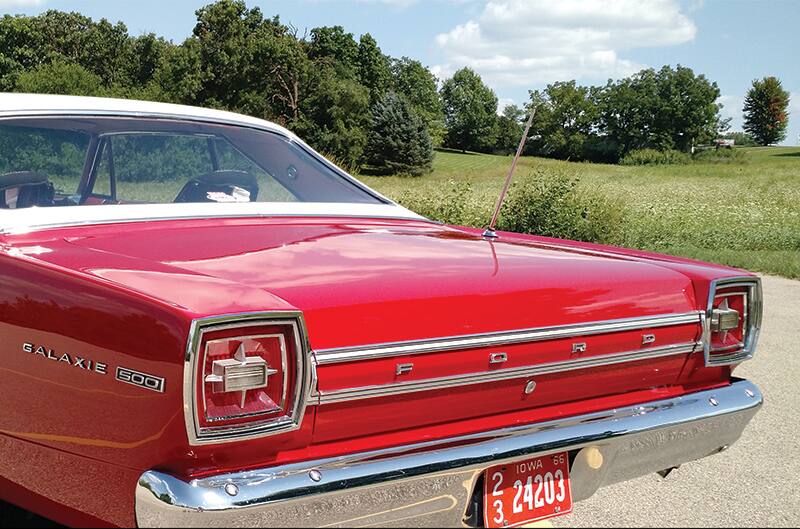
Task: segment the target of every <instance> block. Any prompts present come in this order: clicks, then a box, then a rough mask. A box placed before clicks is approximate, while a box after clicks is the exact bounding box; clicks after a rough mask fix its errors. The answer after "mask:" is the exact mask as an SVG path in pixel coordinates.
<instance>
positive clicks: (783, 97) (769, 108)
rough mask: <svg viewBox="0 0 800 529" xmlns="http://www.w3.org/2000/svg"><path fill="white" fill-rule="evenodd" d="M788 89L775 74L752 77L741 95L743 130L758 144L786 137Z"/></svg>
mask: <svg viewBox="0 0 800 529" xmlns="http://www.w3.org/2000/svg"><path fill="white" fill-rule="evenodd" d="M788 109H789V92H787V91H786V90H784V89H783V86H782V85H781V82H780V80H778V79H777V78H776V77H764V78H763V79H760V80H759V79H756V80H755V81H753V86H752V88H750V90H749V91H748V92H747V96H746V97H745V99H744V130H745V131H746V132H747V133H749V134H750V135H751V136H753V138H755V140H756V141H757V142H758V143H759V144H760V145H771V144H773V143H779V142H781V141H783V140H785V139H786V128H787V127H788V126H789V113H788Z"/></svg>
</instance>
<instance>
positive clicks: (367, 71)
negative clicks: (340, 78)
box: [358, 33, 392, 104]
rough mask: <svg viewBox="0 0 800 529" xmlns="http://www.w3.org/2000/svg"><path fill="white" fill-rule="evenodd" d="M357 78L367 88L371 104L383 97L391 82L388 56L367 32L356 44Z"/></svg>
mask: <svg viewBox="0 0 800 529" xmlns="http://www.w3.org/2000/svg"><path fill="white" fill-rule="evenodd" d="M358 79H359V81H360V82H361V84H362V85H364V87H365V88H366V89H367V90H369V94H370V100H371V101H372V103H373V104H375V103H377V102H378V101H379V100H380V99H381V98H382V97H383V95H384V94H385V93H386V91H387V90H388V89H389V88H390V86H391V82H392V72H391V70H390V67H389V58H388V57H386V56H385V55H384V54H383V53H382V52H381V49H380V48H379V47H378V43H377V42H376V41H375V39H374V38H373V37H372V35H370V34H369V33H367V34H365V35H362V36H361V40H360V42H359V44H358Z"/></svg>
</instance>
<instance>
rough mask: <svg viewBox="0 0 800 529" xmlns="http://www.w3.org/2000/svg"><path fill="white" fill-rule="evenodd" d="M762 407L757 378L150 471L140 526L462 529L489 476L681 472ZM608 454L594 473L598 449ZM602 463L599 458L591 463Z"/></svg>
mask: <svg viewBox="0 0 800 529" xmlns="http://www.w3.org/2000/svg"><path fill="white" fill-rule="evenodd" d="M761 404H762V395H761V393H760V391H759V390H758V388H756V386H754V385H753V384H751V383H750V382H747V381H744V380H742V381H736V382H734V383H733V384H731V385H730V386H727V387H724V388H720V389H716V390H712V391H702V392H698V393H693V394H689V395H685V396H683V397H679V398H674V399H668V400H662V401H657V402H649V403H646V404H643V405H639V406H633V407H629V408H621V409H617V410H612V411H607V412H601V413H593V414H588V415H583V416H579V417H571V418H568V419H562V420H557V421H551V422H547V423H539V424H533V425H527V426H520V427H515V428H508V429H504V430H498V431H493V432H485V433H481V434H477V435H471V436H466V437H460V438H456V439H447V440H444V441H437V442H429V443H422V444H418V445H413V446H404V447H401V448H395V449H389V450H382V451H376V452H369V453H361V454H354V455H349V456H345V457H340V458H334V459H326V460H319V461H311V462H305V463H299V464H293V465H286V466H282V467H276V468H269V469H263V470H258V471H250V472H241V473H235V474H227V475H220V476H215V477H213V478H207V479H199V480H194V481H191V482H188V483H187V482H185V481H182V480H179V479H176V478H174V477H172V476H169V475H166V474H162V473H159V472H146V473H145V474H143V475H142V477H141V479H140V480H139V485H138V487H137V490H136V516H137V522H138V524H139V526H140V527H164V526H169V527H174V526H183V527H187V526H189V527H191V526H195V527H197V526H206V527H207V526H225V527H233V526H250V527H256V526H258V527H283V526H302V527H309V526H311V527H315V526H347V527H357V526H383V525H386V526H397V525H402V526H408V527H420V526H431V527H456V526H461V525H462V524H463V521H464V515H465V512H466V509H467V505H468V502H469V501H470V499H471V497H472V493H473V489H474V485H475V482H476V480H477V478H478V477H479V476H480V474H481V472H482V471H483V470H484V469H486V468H487V467H489V466H492V465H495V464H502V463H505V462H512V461H517V460H520V459H525V458H528V457H531V456H534V455H542V454H547V453H553V452H560V451H565V450H583V452H582V453H579V454H578V456H577V457H576V458H575V461H574V463H573V465H572V470H571V472H572V474H571V476H572V488H573V497H574V499H575V500H576V501H579V500H582V499H586V498H588V497H589V496H591V495H592V494H594V492H595V491H596V490H597V489H598V488H599V487H601V486H604V485H608V484H611V483H616V482H619V481H624V480H627V479H631V478H635V477H639V476H642V475H645V474H648V473H650V472H656V471H659V470H663V469H668V468H672V467H676V466H678V465H681V464H683V463H686V462H689V461H693V460H695V459H700V458H702V457H705V456H708V455H711V454H714V453H717V452H719V451H721V450H722V449H724V448H725V447H727V446H729V445H731V444H732V443H734V442H735V441H736V440H737V439H738V438H739V436H740V435H741V434H742V431H743V430H744V428H745V426H746V425H747V423H748V422H749V421H750V419H752V417H753V415H755V413H756V411H758V409H759V407H760V406H761ZM589 448H596V449H597V450H599V451H600V453H601V454H602V456H603V457H602V461H603V463H602V465H601V466H600V468H598V469H593V468H592V467H591V466H590V465H589V464H588V463H587V461H588V460H589V459H590V458H587V457H583V454H585V453H587V450H586V449H589ZM591 459H592V460H593V462H594V466H597V465H596V462H597V460H598V458H597V457H596V453H595V457H593V458H591Z"/></svg>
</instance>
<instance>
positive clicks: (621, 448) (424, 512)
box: [0, 94, 762, 527]
mask: <svg viewBox="0 0 800 529" xmlns="http://www.w3.org/2000/svg"><path fill="white" fill-rule="evenodd" d="M0 118H1V119H2V122H0V145H1V146H2V148H0V164H2V167H0V359H2V367H0V372H1V373H2V382H1V383H0V402H2V403H3V411H2V413H0V498H1V499H2V500H4V501H6V502H10V503H13V504H16V505H18V506H20V507H22V508H24V509H27V510H30V511H33V512H35V513H38V514H41V515H43V516H46V517H48V518H50V519H53V520H55V521H57V522H59V523H63V524H67V525H91V524H103V525H117V526H133V525H136V524H138V526H140V527H157V526H176V525H180V526H214V525H224V526H262V527H267V526H287V525H288V526H331V525H345V526H354V525H394V526H396V525H413V526H460V525H462V524H466V525H467V526H473V527H476V526H477V527H480V526H489V527H512V526H515V525H520V524H523V523H527V522H530V521H533V520H538V519H543V518H547V517H550V516H555V515H558V514H564V513H567V512H569V511H570V510H571V509H572V508H573V503H574V502H578V501H580V500H583V499H585V498H588V497H589V496H591V495H592V494H593V493H594V492H595V491H596V490H597V489H598V488H599V487H601V486H603V485H607V484H610V483H614V482H619V481H622V480H628V479H631V478H635V477H638V476H641V475H644V474H646V473H650V472H662V473H663V474H666V473H668V472H669V471H670V470H672V469H674V468H675V467H677V466H679V465H682V464H684V463H687V462H689V461H692V460H696V459H698V458H702V457H705V456H708V455H711V454H715V453H717V452H720V451H722V450H724V449H725V448H726V447H728V446H729V445H731V444H732V443H734V442H735V441H736V440H737V439H738V438H739V436H740V435H741V433H742V431H743V429H744V428H745V426H746V425H747V423H748V422H749V421H750V419H751V418H752V417H753V415H754V414H755V413H756V412H757V411H758V409H759V407H760V406H761V403H762V396H761V393H760V392H759V390H758V389H757V388H756V386H754V385H753V384H751V383H750V382H747V381H745V380H741V379H738V378H736V377H734V375H733V371H734V369H735V367H736V366H737V365H738V364H740V363H741V362H743V361H744V360H747V359H749V358H751V357H752V355H753V352H754V349H755V346H756V342H757V339H758V334H759V327H760V320H761V288H760V283H759V280H758V278H757V277H755V276H752V275H749V274H746V273H743V272H742V271H739V270H735V269H731V268H725V267H721V266H717V265H711V264H705V263H700V262H696V261H689V260H686V259H679V258H675V257H667V256H663V255H655V254H650V253H645V252H639V251H631V250H623V249H619V248H610V247H602V246H597V245H591V244H582V243H575V242H569V241H560V240H554V239H546V238H543V237H535V236H528V235H518V234H513V233H499V234H498V235H499V236H498V237H497V238H489V237H483V236H482V232H481V231H480V230H475V229H470V228H463V227H458V226H447V225H442V224H440V223H437V222H432V221H430V220H427V219H425V218H422V217H420V216H418V215H416V214H414V213H412V212H410V211H408V210H406V209H404V208H403V207H401V206H399V205H397V204H395V203H393V202H392V201H390V200H388V199H386V198H384V197H382V196H381V195H379V194H378V193H376V192H374V191H372V190H371V189H369V188H367V187H365V186H364V185H363V184H361V183H360V182H358V181H356V180H355V179H353V178H352V177H350V176H349V175H347V174H346V173H345V172H343V171H342V170H341V169H339V168H337V167H335V166H334V165H332V164H331V163H329V162H327V161H326V160H325V159H324V158H323V157H322V156H320V155H319V154H317V153H316V152H314V151H313V150H312V149H311V148H309V147H308V146H307V145H306V144H305V143H303V142H302V141H301V140H300V139H298V138H297V137H295V136H294V135H293V134H292V133H290V132H288V131H286V130H284V129H283V128H280V127H278V126H276V125H273V124H271V123H267V122H264V121H260V120H257V119H253V118H249V117H244V116H239V115H235V114H230V113H224V112H219V111H211V110H203V109H196V108H187V107H180V106H172V105H164V104H155V103H143V102H134V101H116V100H106V99H89V98H70V97H60V96H29V95H11V94H6V95H0ZM709 486H713V483H709ZM675 507H676V508H677V507H678V506H675Z"/></svg>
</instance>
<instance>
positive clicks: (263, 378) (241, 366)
mask: <svg viewBox="0 0 800 529" xmlns="http://www.w3.org/2000/svg"><path fill="white" fill-rule="evenodd" d="M277 372H278V370H277V369H272V368H271V367H269V365H268V364H267V361H266V360H264V359H263V358H262V357H260V356H247V351H246V350H245V346H244V343H242V344H240V345H239V348H238V349H237V350H236V353H235V354H234V355H233V358H229V359H226V360H216V361H214V365H213V372H212V374H210V375H208V376H206V378H205V381H206V382H210V383H213V384H214V390H215V392H219V393H232V392H237V391H238V392H241V394H242V397H241V404H240V407H241V408H242V409H244V407H245V402H246V400H247V392H248V391H251V390H254V389H260V388H266V387H267V386H268V385H269V377H270V376H272V375H274V374H276V373H277Z"/></svg>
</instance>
